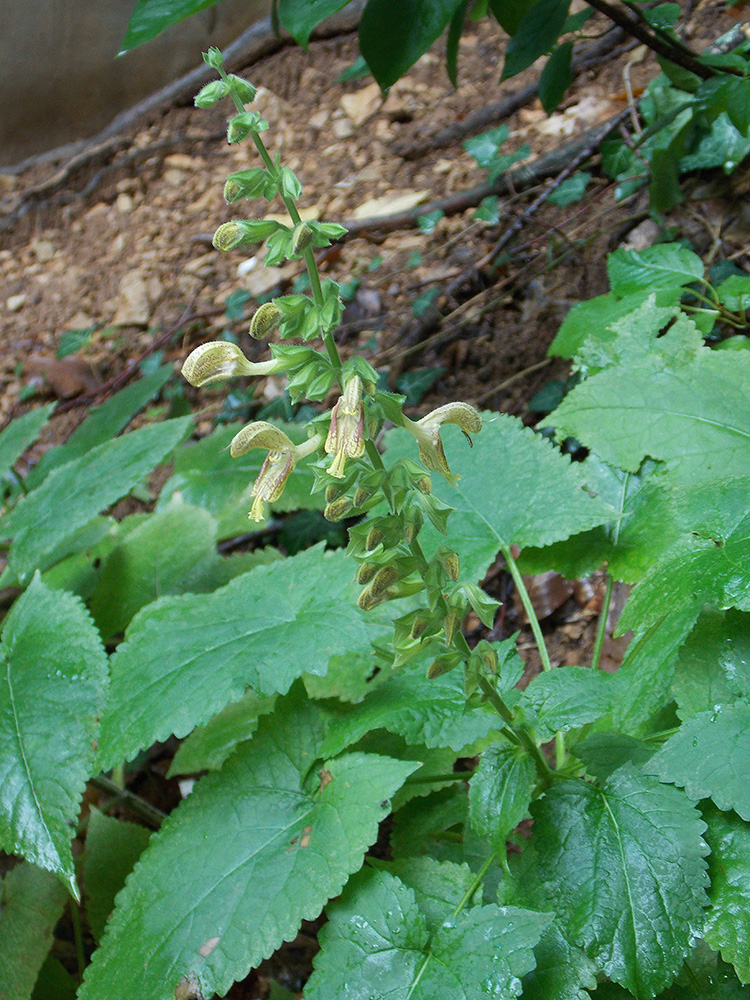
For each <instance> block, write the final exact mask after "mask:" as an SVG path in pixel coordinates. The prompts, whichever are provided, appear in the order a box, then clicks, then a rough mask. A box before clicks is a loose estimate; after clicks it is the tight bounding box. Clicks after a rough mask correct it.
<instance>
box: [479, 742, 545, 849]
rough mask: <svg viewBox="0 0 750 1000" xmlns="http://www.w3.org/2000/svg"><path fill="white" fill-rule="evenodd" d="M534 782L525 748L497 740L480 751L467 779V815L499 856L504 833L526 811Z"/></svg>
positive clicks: (532, 766) (531, 767) (513, 828)
mask: <svg viewBox="0 0 750 1000" xmlns="http://www.w3.org/2000/svg"><path fill="white" fill-rule="evenodd" d="M535 786H536V769H535V767H534V763H533V761H532V760H531V757H530V756H529V755H528V753H526V752H525V751H523V750H521V749H519V748H516V747H510V746H505V745H503V744H501V743H498V744H496V745H495V746H492V747H490V748H489V749H488V750H485V752H484V753H483V754H482V758H481V760H480V762H479V767H478V768H477V770H476V772H475V774H474V777H473V778H472V779H471V782H470V783H469V818H470V820H471V824H472V826H473V827H474V829H475V830H476V831H477V833H481V834H484V835H485V836H486V837H487V839H488V840H489V842H490V844H491V845H492V848H493V850H494V851H495V852H496V853H498V854H500V855H501V856H504V854H505V841H506V840H507V837H508V834H509V833H511V832H512V831H513V830H515V828H516V827H517V826H518V824H519V823H520V822H521V820H522V819H523V818H524V816H525V815H526V813H527V812H528V809H529V803H530V802H531V797H532V794H533V792H534V788H535Z"/></svg>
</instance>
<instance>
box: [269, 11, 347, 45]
mask: <svg viewBox="0 0 750 1000" xmlns="http://www.w3.org/2000/svg"><path fill="white" fill-rule="evenodd" d="M348 3H349V0H280V2H279V20H280V21H281V23H282V24H283V25H284V27H285V28H286V30H287V31H288V32H289V34H290V35H291V36H292V38H293V39H294V40H295V42H297V44H298V45H301V46H303V48H307V43H308V42H309V41H310V34H311V32H312V30H313V28H316V27H317V26H318V25H319V24H320V22H321V21H324V20H325V19H326V18H327V17H330V16H331V14H335V13H336V12H337V11H339V10H341V9H342V8H343V7H346V5H347V4H348Z"/></svg>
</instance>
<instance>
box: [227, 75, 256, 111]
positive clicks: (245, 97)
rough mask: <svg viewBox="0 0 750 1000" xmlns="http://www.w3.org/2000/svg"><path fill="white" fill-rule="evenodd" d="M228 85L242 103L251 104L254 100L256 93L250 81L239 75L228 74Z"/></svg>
mask: <svg viewBox="0 0 750 1000" xmlns="http://www.w3.org/2000/svg"><path fill="white" fill-rule="evenodd" d="M229 85H230V87H231V88H232V90H233V91H234V93H235V94H236V95H237V97H238V98H239V99H240V101H241V102H242V103H243V104H251V103H252V102H253V101H254V100H255V95H256V93H257V91H256V89H255V87H254V86H253V85H252V83H248V81H247V80H243V79H242V77H241V76H235V75H234V73H230V74H229Z"/></svg>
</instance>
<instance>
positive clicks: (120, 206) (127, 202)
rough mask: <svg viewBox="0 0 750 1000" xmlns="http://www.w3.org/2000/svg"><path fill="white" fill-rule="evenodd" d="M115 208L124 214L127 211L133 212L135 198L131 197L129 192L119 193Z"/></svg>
mask: <svg viewBox="0 0 750 1000" xmlns="http://www.w3.org/2000/svg"><path fill="white" fill-rule="evenodd" d="M115 208H116V209H117V211H118V212H122V213H123V215H124V214H125V213H127V212H132V211H133V199H132V198H131V197H130V195H129V194H125V192H124V191H123V192H122V194H118V196H117V198H116V199H115Z"/></svg>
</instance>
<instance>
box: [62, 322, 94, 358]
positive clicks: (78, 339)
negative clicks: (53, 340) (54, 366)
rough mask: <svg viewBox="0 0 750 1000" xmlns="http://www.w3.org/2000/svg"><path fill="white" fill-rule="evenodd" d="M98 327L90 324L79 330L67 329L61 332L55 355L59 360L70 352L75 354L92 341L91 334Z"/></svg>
mask: <svg viewBox="0 0 750 1000" xmlns="http://www.w3.org/2000/svg"><path fill="white" fill-rule="evenodd" d="M96 329H97V327H96V326H88V327H85V328H84V329H82V330H81V329H79V330H65V331H64V332H63V333H62V334H60V340H59V341H58V344H57V350H56V351H55V356H56V357H57V358H58V360H62V358H67V356H68V355H69V354H75V353H76V351H80V350H81V348H82V347H85V346H86V345H87V344H89V343H90V342H91V335H92V333H94V332H95V330H96Z"/></svg>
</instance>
